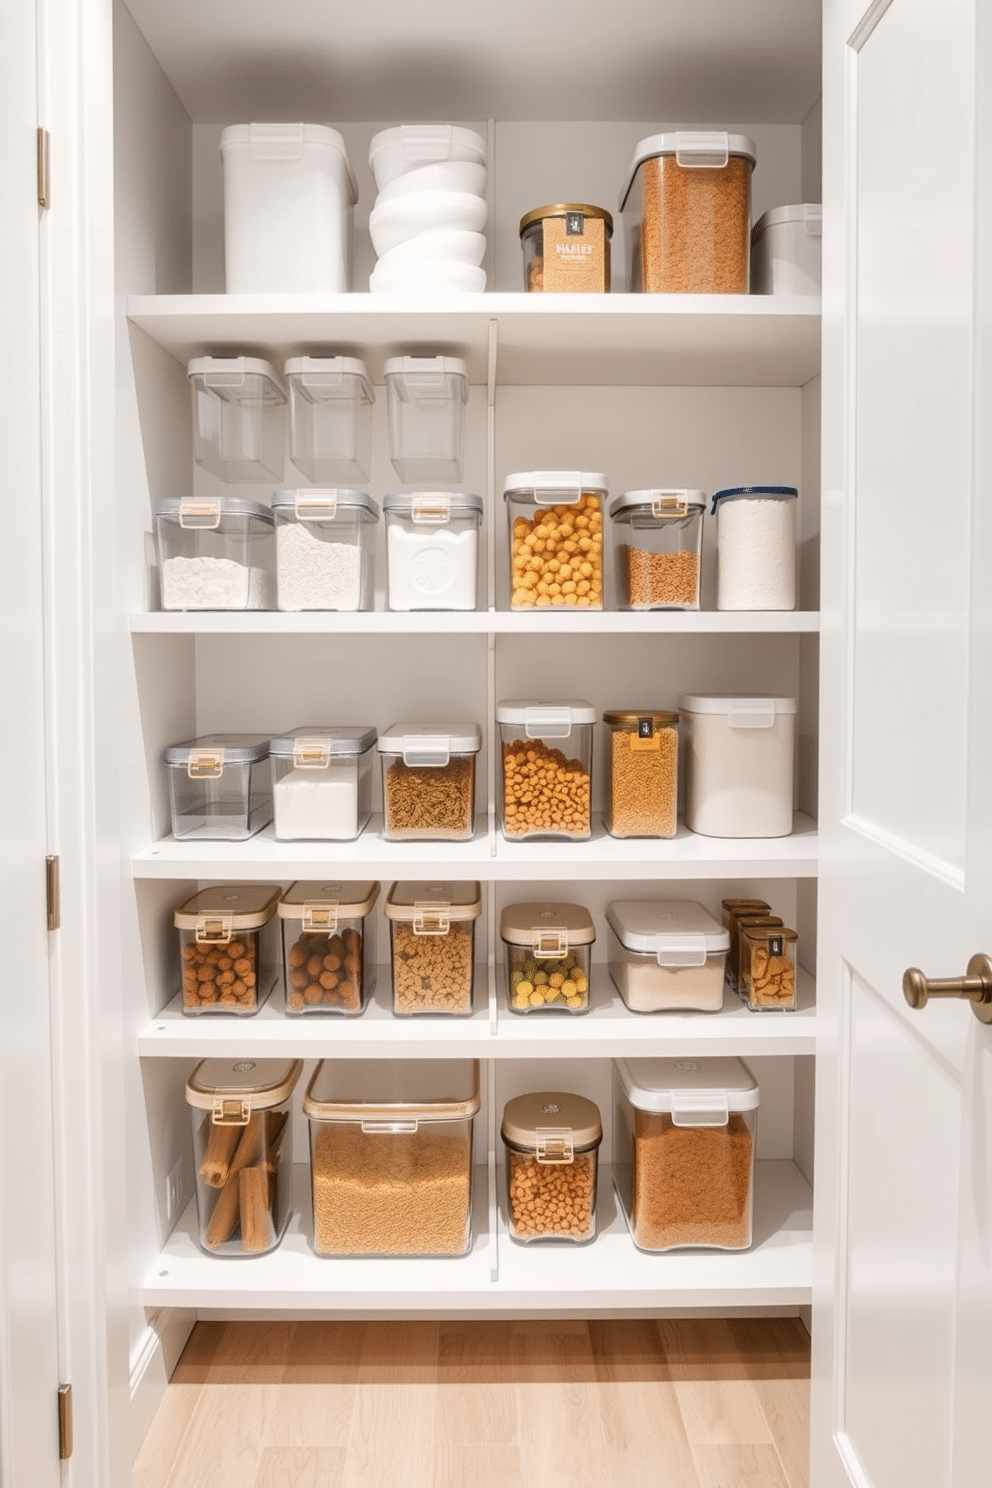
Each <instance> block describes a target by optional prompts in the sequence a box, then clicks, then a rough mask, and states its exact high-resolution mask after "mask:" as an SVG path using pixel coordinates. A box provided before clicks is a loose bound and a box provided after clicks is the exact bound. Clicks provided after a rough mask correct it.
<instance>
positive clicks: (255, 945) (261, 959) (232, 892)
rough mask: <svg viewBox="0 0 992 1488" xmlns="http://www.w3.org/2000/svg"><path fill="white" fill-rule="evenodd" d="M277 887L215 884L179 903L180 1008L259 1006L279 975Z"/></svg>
mask: <svg viewBox="0 0 992 1488" xmlns="http://www.w3.org/2000/svg"><path fill="white" fill-rule="evenodd" d="M280 893H281V890H280V889H278V888H277V887H275V886H273V885H272V884H216V885H214V886H213V887H212V888H209V889H201V890H200V891H199V893H197V894H194V895H193V897H192V898H191V899H187V900H186V902H185V903H184V904H181V905H180V906H179V908H178V909H177V910H176V911H175V913H174V915H173V924H174V925H175V927H176V929H177V930H178V931H179V955H180V961H181V965H182V1007H183V1012H184V1013H186V1014H187V1015H188V1016H190V1017H197V1016H199V1015H200V1014H205V1013H218V1014H230V1015H233V1016H235V1017H250V1016H251V1015H252V1014H253V1013H257V1012H258V1010H259V1008H260V1007H261V1006H262V1004H263V1002H264V1001H265V999H266V998H267V997H268V995H269V993H270V992H271V991H272V988H273V986H274V985H275V983H276V980H277V978H278V975H279V936H278V925H277V922H276V906H277V904H278V903H279V896H280Z"/></svg>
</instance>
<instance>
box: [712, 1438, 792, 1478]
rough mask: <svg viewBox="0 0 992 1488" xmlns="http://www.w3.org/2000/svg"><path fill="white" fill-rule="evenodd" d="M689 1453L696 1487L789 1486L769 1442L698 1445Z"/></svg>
mask: <svg viewBox="0 0 992 1488" xmlns="http://www.w3.org/2000/svg"><path fill="white" fill-rule="evenodd" d="M693 1457H694V1458H695V1461H696V1468H697V1470H698V1472H699V1482H700V1488H789V1485H788V1483H787V1481H786V1479H785V1477H784V1475H783V1472H782V1465H781V1463H780V1462H779V1459H778V1454H777V1453H776V1451H775V1448H774V1447H772V1446H762V1445H760V1444H757V1443H749V1444H747V1445H744V1446H729V1445H724V1446H698V1447H694V1448H693Z"/></svg>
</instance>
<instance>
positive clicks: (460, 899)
mask: <svg viewBox="0 0 992 1488" xmlns="http://www.w3.org/2000/svg"><path fill="white" fill-rule="evenodd" d="M385 911H386V919H387V920H388V921H389V938H390V959H391V962H392V972H393V1012H394V1013H396V1014H397V1015H398V1016H400V1017H404V1018H405V1017H413V1016H416V1015H417V1014H419V1013H428V1014H437V1013H443V1014H449V1015H454V1016H456V1017H463V1018H466V1017H468V1016H469V1014H470V1013H471V1011H472V992H473V987H474V985H475V922H476V920H477V919H478V918H479V916H480V915H481V913H482V890H481V887H480V885H479V884H478V883H471V882H467V883H460V882H458V883H456V882H442V883H394V884H393V886H392V888H391V889H390V891H389V893H388V894H387V896H386V903H385Z"/></svg>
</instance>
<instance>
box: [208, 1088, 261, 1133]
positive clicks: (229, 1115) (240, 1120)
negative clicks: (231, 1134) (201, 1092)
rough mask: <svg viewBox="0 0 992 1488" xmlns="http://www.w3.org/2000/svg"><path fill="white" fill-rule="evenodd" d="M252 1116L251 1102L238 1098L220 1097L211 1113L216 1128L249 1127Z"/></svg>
mask: <svg viewBox="0 0 992 1488" xmlns="http://www.w3.org/2000/svg"><path fill="white" fill-rule="evenodd" d="M250 1116H251V1102H250V1101H247V1100H244V1099H242V1098H239V1097H237V1096H235V1097H234V1098H232V1097H231V1096H224V1095H219V1096H218V1097H217V1099H216V1100H215V1101H214V1103H213V1107H212V1108H211V1112H210V1120H211V1121H212V1122H213V1124H214V1126H247V1125H248V1120H249V1117H250Z"/></svg>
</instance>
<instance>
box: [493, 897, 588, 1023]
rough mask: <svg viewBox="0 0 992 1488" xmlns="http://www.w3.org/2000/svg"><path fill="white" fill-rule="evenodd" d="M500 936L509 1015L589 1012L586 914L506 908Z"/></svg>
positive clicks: (578, 909) (549, 905)
mask: <svg viewBox="0 0 992 1488" xmlns="http://www.w3.org/2000/svg"><path fill="white" fill-rule="evenodd" d="M499 933H500V939H501V940H502V942H503V946H504V952H503V960H504V963H505V966H506V1000H507V1006H508V1007H509V1009H510V1011H511V1012H513V1013H540V1012H551V1013H586V1012H588V1011H589V998H590V991H589V987H590V981H591V965H590V960H591V957H592V947H593V942H594V941H595V939H596V927H595V925H594V924H593V920H592V916H591V915H590V913H589V911H588V910H587V909H585V908H584V907H583V906H582V905H581V904H565V903H562V902H561V901H560V900H537V901H535V902H531V903H526V904H507V905H504V907H503V911H502V913H501V915H500V920H499Z"/></svg>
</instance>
